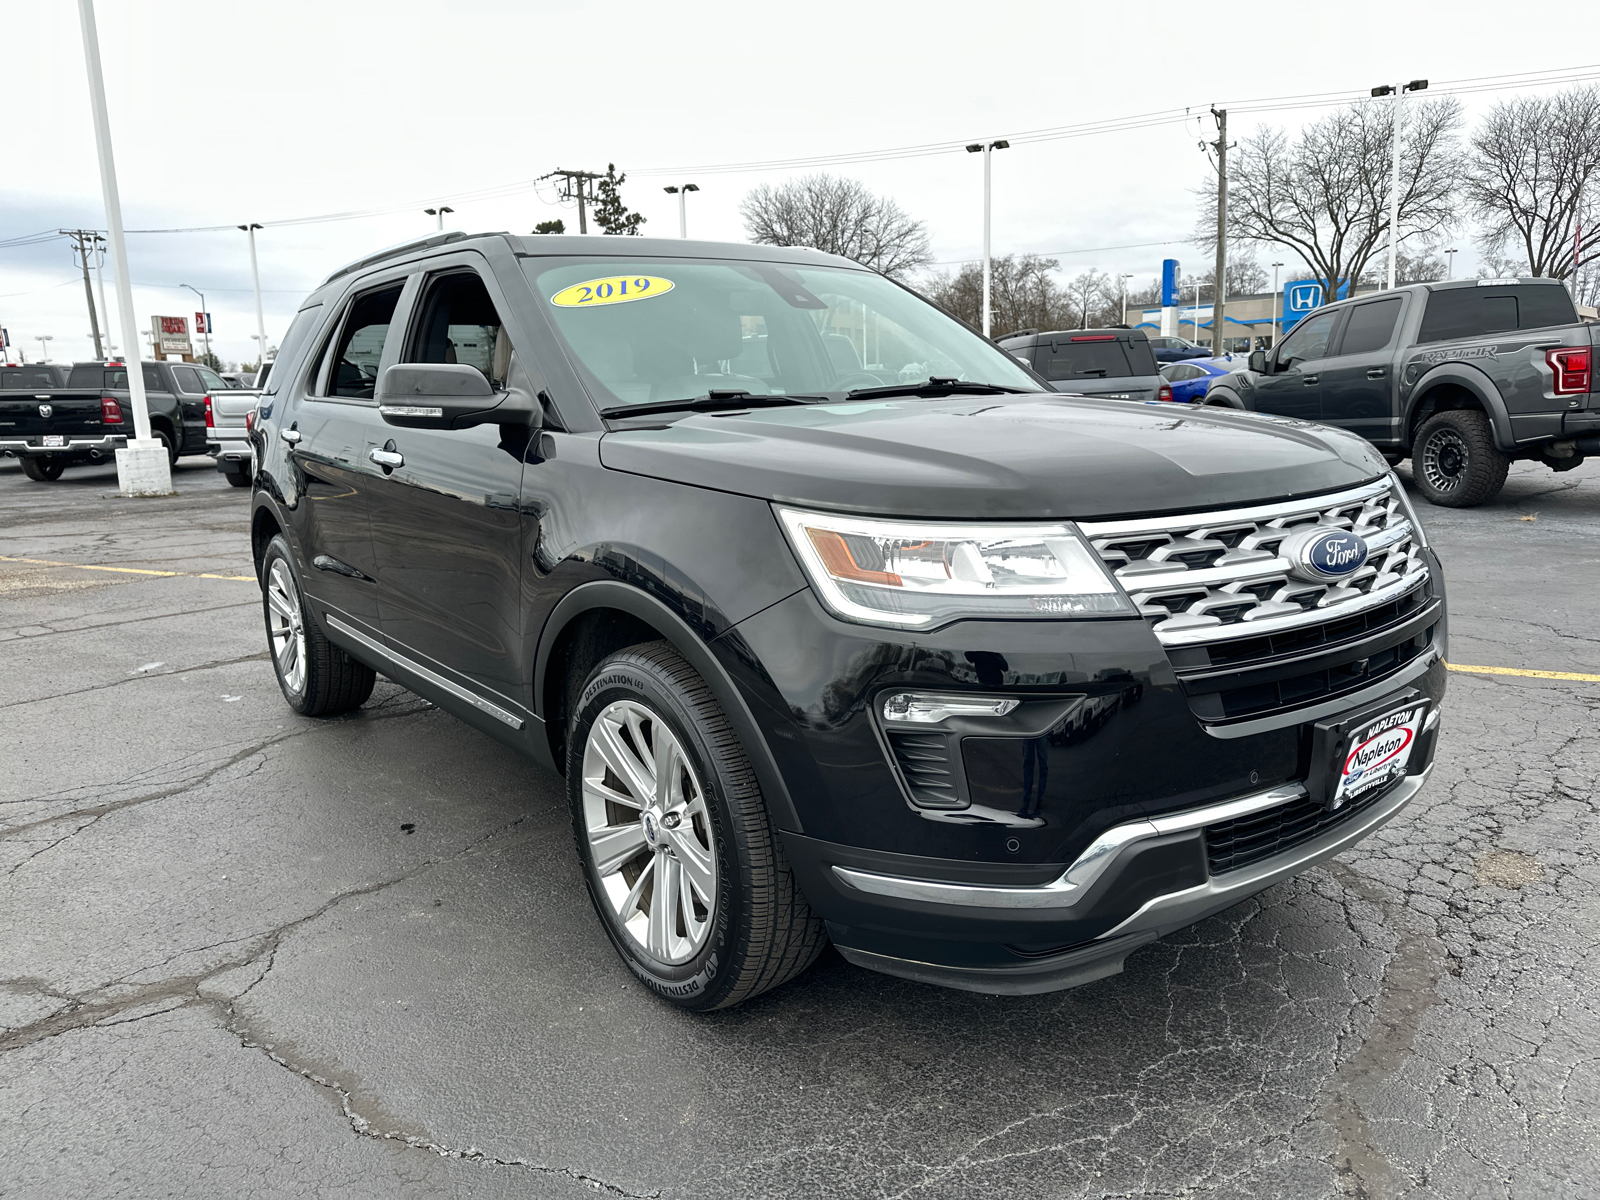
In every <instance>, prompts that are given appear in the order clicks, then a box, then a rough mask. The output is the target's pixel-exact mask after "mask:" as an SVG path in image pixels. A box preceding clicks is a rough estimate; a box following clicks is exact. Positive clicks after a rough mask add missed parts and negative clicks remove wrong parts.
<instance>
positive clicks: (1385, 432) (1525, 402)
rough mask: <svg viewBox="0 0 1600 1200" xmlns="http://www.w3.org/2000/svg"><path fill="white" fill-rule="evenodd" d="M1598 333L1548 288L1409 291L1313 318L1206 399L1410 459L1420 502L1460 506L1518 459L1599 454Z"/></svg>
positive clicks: (1514, 285) (1566, 463) (1561, 464)
mask: <svg viewBox="0 0 1600 1200" xmlns="http://www.w3.org/2000/svg"><path fill="white" fill-rule="evenodd" d="M1595 329H1596V326H1594V325H1591V324H1585V323H1583V322H1580V321H1579V320H1578V314H1577V311H1576V309H1575V308H1574V307H1573V304H1572V298H1571V296H1570V295H1568V293H1567V289H1566V288H1565V287H1564V286H1562V284H1560V283H1559V282H1557V281H1556V280H1554V279H1468V280H1459V281H1456V282H1451V283H1419V284H1412V285H1410V286H1408V287H1402V288H1396V289H1395V290H1394V291H1386V292H1381V293H1378V294H1376V295H1365V296H1357V297H1355V298H1353V299H1350V300H1341V301H1339V302H1338V303H1337V304H1330V305H1328V306H1326V307H1325V308H1320V309H1318V310H1316V311H1315V312H1313V313H1311V314H1309V315H1308V316H1306V317H1305V318H1304V319H1302V320H1301V322H1300V323H1299V324H1298V325H1296V326H1295V327H1294V330H1293V331H1292V332H1291V333H1289V334H1288V336H1286V337H1285V338H1284V339H1283V340H1282V341H1281V342H1279V343H1278V345H1277V346H1276V347H1274V348H1273V349H1272V350H1268V351H1261V350H1258V351H1256V352H1255V353H1254V354H1252V355H1251V356H1250V361H1249V369H1248V370H1245V371H1239V372H1235V373H1233V374H1231V375H1224V376H1221V377H1219V378H1218V379H1217V381H1216V382H1215V383H1214V384H1212V386H1211V389H1210V390H1209V391H1208V392H1207V393H1206V403H1207V404H1209V405H1220V406H1223V407H1228V408H1243V409H1248V410H1251V411H1254V412H1263V413H1275V414H1277V415H1279V416H1286V417H1300V418H1304V419H1305V420H1309V421H1320V422H1322V423H1323V424H1325V425H1336V426H1339V427H1340V428H1343V429H1347V430H1349V431H1350V432H1352V433H1358V434H1360V435H1361V436H1362V437H1364V438H1366V439H1367V440H1368V441H1369V442H1371V443H1372V444H1373V445H1375V446H1376V447H1378V449H1379V450H1381V451H1382V452H1383V455H1384V457H1385V458H1387V459H1388V460H1389V461H1390V462H1391V463H1398V462H1400V461H1402V460H1404V459H1406V458H1410V459H1411V464H1412V476H1413V478H1414V479H1415V481H1416V484H1417V487H1418V489H1419V490H1420V491H1421V492H1422V494H1423V495H1424V496H1426V497H1427V498H1428V500H1429V501H1431V502H1432V503H1434V504H1440V505H1445V506H1446V507H1450V508H1468V507H1471V506H1473V505H1476V504H1482V503H1483V502H1484V501H1486V500H1489V499H1492V498H1493V497H1494V496H1495V495H1496V494H1497V493H1498V492H1499V491H1500V488H1501V487H1502V486H1503V485H1504V483H1505V480H1506V470H1507V468H1508V467H1509V466H1510V465H1511V463H1512V462H1513V461H1514V460H1517V459H1532V460H1535V461H1538V462H1542V463H1544V464H1545V465H1546V466H1549V467H1551V468H1552V469H1554V470H1557V471H1569V470H1571V469H1572V468H1573V467H1576V466H1578V465H1579V464H1580V463H1582V462H1583V460H1584V458H1585V456H1586V455H1589V454H1600V395H1597V394H1596V393H1595V392H1594V391H1593V384H1594V376H1593V370H1592V366H1593V355H1594V347H1593V342H1594V331H1595Z"/></svg>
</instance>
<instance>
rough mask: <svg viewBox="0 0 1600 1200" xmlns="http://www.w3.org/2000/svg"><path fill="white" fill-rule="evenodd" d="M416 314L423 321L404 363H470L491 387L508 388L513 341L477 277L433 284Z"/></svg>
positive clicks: (452, 277) (455, 275)
mask: <svg viewBox="0 0 1600 1200" xmlns="http://www.w3.org/2000/svg"><path fill="white" fill-rule="evenodd" d="M417 312H418V313H419V314H420V316H419V318H418V320H417V322H416V325H415V332H414V333H413V334H412V338H411V346H410V348H409V349H408V350H407V352H406V355H405V358H404V360H403V361H405V362H413V363H465V364H466V365H468V366H473V367H477V368H478V370H480V371H482V372H483V377H484V378H485V379H487V380H488V381H489V383H490V385H491V386H493V387H495V388H503V387H505V386H506V376H507V374H508V373H509V371H510V367H511V336H510V334H509V332H508V331H507V330H506V328H505V326H504V325H503V324H501V321H500V314H499V313H498V312H497V311H496V310H495V307H494V301H493V300H491V299H490V298H489V289H488V288H486V287H484V286H483V280H482V279H480V278H479V277H478V276H477V274H476V273H475V272H472V271H461V272H457V273H453V274H450V275H441V276H438V277H437V278H435V279H432V280H430V281H429V282H428V285H427V289H426V291H425V292H424V293H423V297H422V303H421V304H420V305H418V307H417Z"/></svg>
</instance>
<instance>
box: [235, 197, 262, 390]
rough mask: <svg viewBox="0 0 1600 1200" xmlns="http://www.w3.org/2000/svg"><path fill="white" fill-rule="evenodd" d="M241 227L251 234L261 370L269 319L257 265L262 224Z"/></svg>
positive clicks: (251, 260) (257, 338)
mask: <svg viewBox="0 0 1600 1200" xmlns="http://www.w3.org/2000/svg"><path fill="white" fill-rule="evenodd" d="M239 228H240V229H242V230H244V231H245V232H246V233H248V234H249V235H250V280H251V282H252V283H253V284H254V285H255V289H256V341H258V342H260V343H261V354H260V356H259V358H258V360H257V362H256V370H257V371H259V370H261V368H262V367H264V366H266V363H267V320H266V318H265V317H264V316H262V315H261V268H260V267H259V266H257V265H256V230H258V229H260V228H261V226H260V225H256V224H253V223H252V224H250V225H241V226H239Z"/></svg>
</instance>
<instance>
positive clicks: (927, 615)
mask: <svg viewBox="0 0 1600 1200" xmlns="http://www.w3.org/2000/svg"><path fill="white" fill-rule="evenodd" d="M777 513H778V519H779V520H780V521H781V522H782V523H783V528H784V532H785V533H787V534H788V536H789V542H790V544H791V545H792V546H793V547H794V551H795V554H796V555H797V556H798V557H799V559H800V562H801V563H802V564H803V565H804V567H805V570H806V574H807V575H809V576H810V577H811V584H812V587H814V588H815V589H816V592H817V595H818V596H819V597H820V598H821V600H822V602H823V604H825V605H826V606H827V607H828V608H829V609H830V610H831V611H832V612H833V613H834V614H835V615H836V616H840V617H844V618H845V619H846V620H850V621H862V622H865V623H866V624H868V625H892V626H896V627H899V628H905V629H928V628H932V627H933V626H936V625H942V624H945V623H946V622H949V621H953V620H956V619H958V618H961V617H972V618H978V619H983V618H1006V617H1009V618H1013V619H1015V618H1018V617H1032V618H1051V617H1105V616H1134V615H1136V614H1135V611H1134V608H1133V606H1132V605H1131V604H1130V603H1129V602H1128V599H1127V597H1126V596H1124V595H1123V594H1122V592H1121V590H1120V589H1118V587H1117V585H1116V583H1115V582H1114V581H1113V580H1112V578H1111V576H1110V575H1109V574H1107V573H1106V569H1105V567H1104V565H1103V564H1102V563H1101V561H1100V558H1099V556H1098V555H1096V554H1095V553H1094V551H1093V550H1091V549H1090V548H1089V546H1088V545H1087V544H1086V543H1085V542H1084V540H1083V537H1082V535H1081V534H1079V533H1078V531H1077V529H1076V528H1074V527H1073V526H1072V525H1070V524H1067V523H1065V522H1057V523H1054V524H1049V525H1025V524H1010V525H946V524H936V523H931V522H909V521H880V520H873V519H871V518H868V517H844V516H835V515H833V514H831V513H814V512H802V511H800V510H798V509H793V508H779V509H778V510H777Z"/></svg>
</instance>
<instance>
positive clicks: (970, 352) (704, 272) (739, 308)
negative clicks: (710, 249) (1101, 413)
mask: <svg viewBox="0 0 1600 1200" xmlns="http://www.w3.org/2000/svg"><path fill="white" fill-rule="evenodd" d="M524 269H525V270H526V271H527V273H528V277H529V280H530V282H531V283H532V284H533V288H534V291H535V292H537V293H538V294H539V295H540V296H541V297H542V298H543V299H544V301H545V302H546V303H547V304H548V305H549V312H550V315H551V318H552V319H553V321H554V324H555V326H556V328H557V330H559V331H560V333H561V336H562V337H563V338H564V339H565V340H566V343H567V346H568V348H569V349H570V351H571V353H572V357H573V359H574V360H575V362H576V363H577V364H578V366H579V368H580V371H581V373H582V374H583V376H584V381H585V383H586V384H587V385H588V386H589V388H590V389H591V391H592V392H593V393H594V397H595V400H596V402H597V403H598V404H599V406H600V407H601V408H610V407H613V406H616V405H628V404H659V403H662V402H670V401H675V400H691V399H695V398H697V397H701V396H705V395H707V394H708V393H709V392H712V391H743V392H749V393H751V394H752V395H756V396H769V395H770V396H784V395H817V394H822V393H835V394H842V393H845V392H849V391H854V390H856V389H859V388H875V387H885V386H892V385H900V384H918V383H925V382H926V381H927V380H928V379H930V378H953V379H959V380H964V381H969V382H973V383H988V384H996V385H998V386H1001V387H1007V388H1015V389H1016V390H1018V391H1025V392H1035V391H1039V390H1040V387H1039V384H1038V383H1037V382H1036V381H1035V380H1034V379H1033V377H1032V376H1030V375H1029V374H1028V373H1027V372H1026V371H1025V370H1023V369H1022V368H1021V367H1020V366H1018V365H1017V363H1016V360H1014V359H1013V358H1012V357H1011V356H1010V355H1009V354H1007V353H1005V352H1004V351H1003V350H1000V349H998V348H997V347H995V346H993V345H991V344H990V343H988V342H986V341H984V340H983V339H982V338H981V337H979V336H978V335H977V334H975V333H973V332H972V331H971V330H969V329H967V328H966V327H965V326H964V325H962V324H960V322H958V321H956V320H955V319H954V318H952V317H949V316H946V315H945V314H944V313H943V312H940V311H939V310H938V309H937V308H934V307H933V306H932V305H931V304H929V303H927V302H926V301H924V300H921V299H919V298H918V297H917V296H915V295H913V294H911V293H910V292H908V291H906V290H905V289H904V288H901V287H898V286H897V285H895V284H893V283H890V282H889V281H888V280H887V279H885V278H883V277H882V276H880V275H875V274H872V273H871V272H869V271H853V270H847V269H842V268H838V267H796V266H790V265H787V264H776V263H760V262H754V263H746V262H734V261H728V260H716V259H687V258H659V259H650V260H628V259H621V258H619V259H614V260H613V259H602V258H581V259H574V258H562V259H546V258H529V259H525V260H524Z"/></svg>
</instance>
